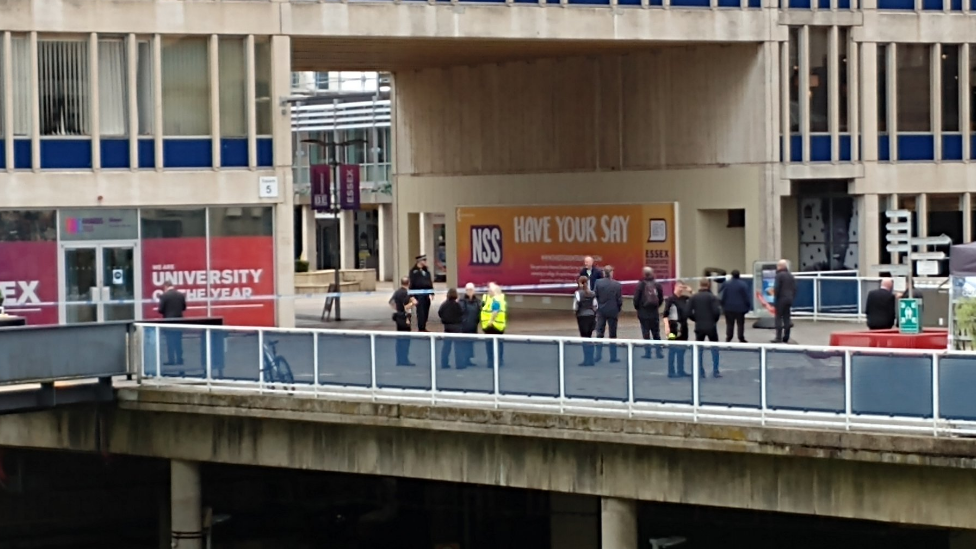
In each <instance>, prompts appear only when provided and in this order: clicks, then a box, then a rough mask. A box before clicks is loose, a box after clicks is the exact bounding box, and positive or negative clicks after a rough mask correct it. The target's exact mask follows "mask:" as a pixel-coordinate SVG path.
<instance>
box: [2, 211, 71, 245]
mask: <svg viewBox="0 0 976 549" xmlns="http://www.w3.org/2000/svg"><path fill="white" fill-rule="evenodd" d="M57 239H58V221H57V214H56V213H55V211H54V210H37V211H32V210H17V211H12V210H11V211H0V242H40V241H50V242H53V241H55V240H57Z"/></svg>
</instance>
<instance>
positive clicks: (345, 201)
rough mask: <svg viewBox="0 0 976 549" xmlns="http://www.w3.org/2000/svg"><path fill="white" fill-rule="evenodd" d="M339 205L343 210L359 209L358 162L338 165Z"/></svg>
mask: <svg viewBox="0 0 976 549" xmlns="http://www.w3.org/2000/svg"><path fill="white" fill-rule="evenodd" d="M339 205H340V206H341V207H342V209H343V210H358V209H359V164H342V165H340V166H339Z"/></svg>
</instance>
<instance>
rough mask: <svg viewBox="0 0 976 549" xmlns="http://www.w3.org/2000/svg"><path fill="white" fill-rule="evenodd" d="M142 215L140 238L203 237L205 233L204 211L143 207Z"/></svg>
mask: <svg viewBox="0 0 976 549" xmlns="http://www.w3.org/2000/svg"><path fill="white" fill-rule="evenodd" d="M140 216H141V217H142V238H143V239H152V238H190V237H204V236H206V234H207V232H206V231H207V227H206V224H207V218H206V211H205V210H204V209H203V208H200V209H195V210H164V209H158V210H156V209H144V210H142V211H141V212H140Z"/></svg>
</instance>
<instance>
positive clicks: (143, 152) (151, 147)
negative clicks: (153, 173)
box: [138, 139, 156, 170]
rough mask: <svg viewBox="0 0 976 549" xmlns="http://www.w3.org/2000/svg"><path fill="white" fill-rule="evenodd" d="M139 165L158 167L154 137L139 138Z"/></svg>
mask: <svg viewBox="0 0 976 549" xmlns="http://www.w3.org/2000/svg"><path fill="white" fill-rule="evenodd" d="M138 148H139V167H140V168H143V169H150V170H151V169H154V168H155V167H156V143H155V142H154V141H153V140H152V139H140V140H139V147H138Z"/></svg>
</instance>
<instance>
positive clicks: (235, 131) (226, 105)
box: [218, 37, 247, 137]
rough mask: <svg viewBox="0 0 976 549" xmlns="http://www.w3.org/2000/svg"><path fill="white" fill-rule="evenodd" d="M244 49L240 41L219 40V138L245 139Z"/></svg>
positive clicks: (245, 85)
mask: <svg viewBox="0 0 976 549" xmlns="http://www.w3.org/2000/svg"><path fill="white" fill-rule="evenodd" d="M246 48H247V42H245V40H244V39H243V38H233V37H226V38H225V37H221V38H220V40H219V41H218V50H219V54H218V55H219V63H218V67H219V68H220V135H221V136H223V137H247V58H246V57H245V52H246Z"/></svg>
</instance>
